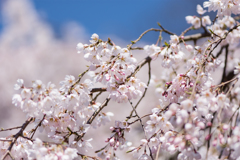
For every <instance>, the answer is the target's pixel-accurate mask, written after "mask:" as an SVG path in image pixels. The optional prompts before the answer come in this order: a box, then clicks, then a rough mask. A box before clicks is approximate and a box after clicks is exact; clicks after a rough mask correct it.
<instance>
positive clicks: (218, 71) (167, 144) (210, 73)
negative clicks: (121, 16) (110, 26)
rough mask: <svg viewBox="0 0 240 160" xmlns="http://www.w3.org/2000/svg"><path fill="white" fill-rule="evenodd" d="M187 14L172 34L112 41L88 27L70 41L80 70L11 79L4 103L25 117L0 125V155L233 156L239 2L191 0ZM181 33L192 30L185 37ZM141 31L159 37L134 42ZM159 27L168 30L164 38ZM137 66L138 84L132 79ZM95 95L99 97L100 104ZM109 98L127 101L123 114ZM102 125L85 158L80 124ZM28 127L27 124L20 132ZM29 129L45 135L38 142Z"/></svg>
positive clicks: (84, 127) (239, 139)
mask: <svg viewBox="0 0 240 160" xmlns="http://www.w3.org/2000/svg"><path fill="white" fill-rule="evenodd" d="M205 9H208V12H210V11H217V15H216V17H215V18H214V19H210V17H209V16H208V15H205V14H206V13H207V10H205ZM196 11H197V14H198V15H197V16H195V15H194V16H191V15H189V16H186V22H187V23H189V24H190V27H189V28H187V29H186V30H184V31H183V32H182V33H181V34H180V35H177V34H175V33H173V32H171V31H169V30H167V29H165V28H164V27H163V26H162V25H161V24H160V23H158V26H159V28H151V29H149V30H146V31H145V32H143V33H142V34H141V35H140V36H139V38H137V39H136V40H134V41H131V43H130V44H129V45H127V46H118V45H117V44H115V43H114V42H113V41H112V40H111V39H110V38H108V39H107V40H104V39H100V37H99V36H98V35H97V34H96V33H94V34H93V35H92V37H91V40H90V42H89V44H83V43H78V44H77V47H76V49H77V53H78V54H79V56H80V57H81V56H82V57H84V59H85V60H86V61H88V63H89V65H88V66H87V67H86V70H85V71H84V72H83V73H81V74H80V75H79V76H78V77H76V76H73V75H66V76H65V79H64V80H62V81H60V85H61V87H60V88H57V87H56V86H55V85H54V84H53V83H51V82H49V83H47V84H43V83H42V81H41V80H35V81H33V82H32V85H30V86H28V85H27V84H25V83H24V80H23V79H18V80H17V83H16V84H15V85H14V89H15V90H16V91H17V93H16V94H15V95H14V96H13V98H12V103H13V104H14V105H15V106H16V107H18V108H20V109H21V110H22V111H23V112H24V113H25V114H26V116H27V119H26V121H25V122H24V123H23V124H22V125H21V126H17V127H13V128H7V129H3V128H2V129H1V131H2V132H3V131H9V130H17V131H16V132H15V134H13V135H9V136H8V137H5V138H4V137H3V138H1V139H0V148H1V150H0V155H1V159H64V160H68V159H107V160H110V159H115V160H117V159H119V158H118V156H117V154H116V152H118V153H119V152H122V153H126V154H129V155H130V156H131V157H132V158H135V159H140V160H147V159H160V158H163V159H183V160H197V159H209V160H214V159H230V160H234V159H240V152H239V150H240V126H239V120H240V118H239V108H240V107H239V99H240V87H239V84H238V80H239V76H238V74H239V72H240V63H239V62H240V59H239V56H238V55H237V50H238V48H237V47H238V44H239V39H240V27H239V23H238V20H239V19H240V18H239V16H238V14H239V13H240V1H239V0H209V1H205V2H204V3H203V7H202V6H201V5H197V7H196ZM191 30H196V31H199V33H197V34H188V32H189V31H191ZM202 30H203V32H201V31H202ZM150 31H155V32H157V33H158V34H159V35H160V36H159V38H158V39H157V40H156V44H152V45H146V46H143V47H141V46H140V47H138V46H137V43H138V42H139V41H140V40H141V38H142V37H143V36H144V35H145V34H147V33H148V32H150ZM162 33H166V34H169V36H170V41H169V42H167V41H164V40H163V38H162ZM187 34H188V35H187ZM134 50H135V51H136V50H137V51H138V50H144V51H145V52H146V58H144V59H143V60H142V61H140V62H138V61H137V59H136V58H135V57H134V52H133V51H134ZM155 62H157V63H159V64H161V66H162V67H163V69H162V70H161V73H159V74H161V75H152V69H151V64H152V63H155ZM145 65H146V66H148V72H147V73H145V75H146V76H147V78H148V80H147V81H146V82H144V81H142V80H141V79H139V78H138V77H137V74H138V72H139V71H140V70H141V69H142V67H143V66H145ZM150 85H151V86H154V87H155V90H156V91H155V92H156V93H157V94H158V95H159V102H158V105H156V106H155V107H153V108H149V107H148V108H147V109H146V112H145V114H144V115H140V114H139V112H138V109H139V108H138V106H139V104H140V103H142V102H143V101H144V100H145V99H144V98H145V95H146V93H147V91H148V89H149V88H150ZM100 96H101V97H104V99H105V100H104V101H100V98H99V97H100ZM146 100H147V99H146ZM109 101H114V103H120V104H122V105H128V106H130V107H131V112H130V113H129V114H127V115H125V119H121V120H119V119H115V117H114V115H113V113H111V112H108V111H107V110H108V107H110V106H109ZM103 109H104V111H103ZM105 111H107V112H105ZM106 123H111V125H112V126H111V127H110V128H109V130H108V133H109V135H108V138H107V139H102V144H103V145H102V147H101V148H98V149H95V150H94V151H95V153H94V154H93V152H92V150H93V148H92V144H91V143H92V141H94V139H92V138H88V137H87V136H86V135H88V131H89V129H90V128H93V129H95V130H96V135H97V134H98V130H99V128H100V127H102V126H103V125H105V124H106ZM30 124H34V127H32V128H31V127H30V129H29V125H30ZM133 125H139V126H140V127H141V132H142V133H143V134H142V137H141V136H138V138H139V140H138V143H132V142H131V138H130V139H129V138H127V137H126V135H131V134H132V133H133V130H134V128H133V127H132V126H133ZM27 127H28V128H27ZM37 131H39V132H42V133H43V134H45V135H47V137H48V138H49V139H50V140H44V139H40V138H38V137H37V136H36V135H35V133H36V132H37ZM131 136H135V135H134V134H132V135H131ZM128 137H129V136H128ZM99 138H101V137H99ZM89 153H91V154H89Z"/></svg>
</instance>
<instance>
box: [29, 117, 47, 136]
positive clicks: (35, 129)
mask: <svg viewBox="0 0 240 160" xmlns="http://www.w3.org/2000/svg"><path fill="white" fill-rule="evenodd" d="M45 117H46V114H44V116H43V118H42V120H41V121H40V122H39V123H38V125H37V126H36V127H35V128H34V129H33V130H32V132H33V134H32V136H31V139H32V138H33V136H34V134H35V133H36V131H37V129H38V127H39V126H41V124H42V121H43V120H44V118H45Z"/></svg>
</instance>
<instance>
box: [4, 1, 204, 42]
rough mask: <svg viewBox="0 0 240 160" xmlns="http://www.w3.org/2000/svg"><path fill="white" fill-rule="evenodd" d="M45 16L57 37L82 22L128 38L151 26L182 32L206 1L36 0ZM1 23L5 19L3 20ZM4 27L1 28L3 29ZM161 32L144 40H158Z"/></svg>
mask: <svg viewBox="0 0 240 160" xmlns="http://www.w3.org/2000/svg"><path fill="white" fill-rule="evenodd" d="M32 2H33V5H34V7H35V9H36V10H37V12H38V13H39V14H40V16H41V18H42V19H44V20H45V21H47V23H48V24H50V25H51V26H52V27H53V29H54V32H55V35H56V37H61V30H62V28H63V26H64V25H65V24H66V23H68V22H73V21H74V22H76V23H78V24H80V25H82V26H83V27H84V28H85V29H86V32H87V34H89V35H91V34H92V33H97V34H99V35H100V37H104V38H107V37H108V36H110V35H115V36H117V37H119V38H121V39H123V40H125V41H131V40H134V39H136V38H137V37H138V36H139V35H140V34H141V33H142V32H143V31H145V30H147V29H149V28H158V25H157V22H160V23H161V24H162V25H163V26H164V27H165V28H166V29H168V30H170V31H172V32H174V33H176V34H180V33H181V32H182V31H183V30H184V29H186V28H187V27H189V24H187V23H186V21H185V16H187V15H197V13H196V5H197V4H201V5H202V4H203V0H32ZM0 23H1V22H0ZM0 30H1V29H0ZM157 37H158V34H157V33H154V32H153V33H149V34H148V35H147V36H145V37H144V41H147V42H151V43H154V42H156V39H157Z"/></svg>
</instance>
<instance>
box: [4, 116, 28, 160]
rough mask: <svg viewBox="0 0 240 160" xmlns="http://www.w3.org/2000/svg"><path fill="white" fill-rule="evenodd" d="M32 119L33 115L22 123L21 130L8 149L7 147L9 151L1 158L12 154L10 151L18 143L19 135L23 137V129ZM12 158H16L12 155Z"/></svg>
mask: <svg viewBox="0 0 240 160" xmlns="http://www.w3.org/2000/svg"><path fill="white" fill-rule="evenodd" d="M32 120H33V118H32V117H30V118H28V119H27V120H26V121H25V123H24V124H23V125H22V127H21V129H20V131H19V132H18V133H17V134H15V135H14V136H13V139H12V142H11V144H10V145H9V147H8V149H7V152H6V153H5V154H4V155H3V156H2V158H1V160H4V159H5V158H6V157H7V155H10V156H11V153H10V152H11V149H12V147H13V145H14V144H15V143H16V141H17V139H18V137H22V136H23V131H24V130H25V129H26V127H27V126H28V125H29V123H30V122H31V121H32ZM11 158H12V159H14V158H13V157H12V156H11Z"/></svg>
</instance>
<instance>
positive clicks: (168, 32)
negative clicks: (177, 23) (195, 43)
mask: <svg viewBox="0 0 240 160" xmlns="http://www.w3.org/2000/svg"><path fill="white" fill-rule="evenodd" d="M157 24H158V26H159V27H160V28H161V29H162V31H163V32H165V33H167V34H170V35H174V33H172V32H170V31H168V30H166V29H165V28H163V26H162V25H161V24H160V23H159V22H158V23H157Z"/></svg>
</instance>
